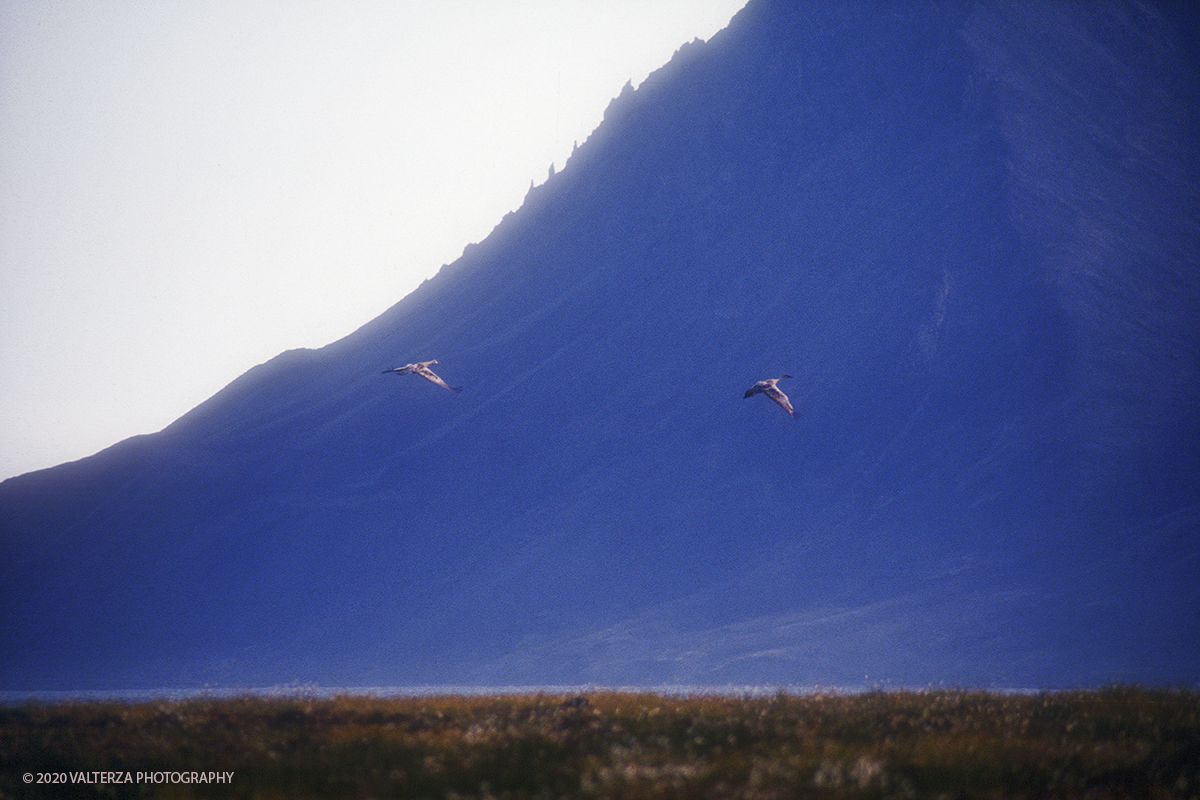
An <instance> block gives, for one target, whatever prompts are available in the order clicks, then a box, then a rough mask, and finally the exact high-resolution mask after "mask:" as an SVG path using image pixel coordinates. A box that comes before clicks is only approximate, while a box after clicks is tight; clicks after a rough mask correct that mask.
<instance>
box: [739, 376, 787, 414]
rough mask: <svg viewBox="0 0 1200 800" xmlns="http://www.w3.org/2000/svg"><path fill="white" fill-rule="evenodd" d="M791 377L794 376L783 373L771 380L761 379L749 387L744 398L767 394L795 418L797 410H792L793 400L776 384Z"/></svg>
mask: <svg viewBox="0 0 1200 800" xmlns="http://www.w3.org/2000/svg"><path fill="white" fill-rule="evenodd" d="M790 377H792V376H791V375H783V376H780V377H778V378H771V379H769V380H765V381H759V382H758V383H756V384H754V385H753V386H751V387H750V388H749V389H747V390H746V393H745V394H744V395H742V399H743V400H745V399H746V398H747V397H750V396H751V395H756V394H765V395H766V396H767V397H769V398H771V399H772V400H774V401H775V402H776V403H778V404H779V407H780V408H782V409H783V410H784V411H786V412H787V413H788V416H789V417H791V418H792V419H795V418H796V412H795V411H793V410H792V403H791V401H789V400H788V398H787V395H786V394H784V393H783V392H781V391H780V390H779V387H778V386H776V385H775V384H777V383H779V382H780V381H781V380H783V379H784V378H790Z"/></svg>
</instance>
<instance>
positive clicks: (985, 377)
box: [0, 0, 1200, 689]
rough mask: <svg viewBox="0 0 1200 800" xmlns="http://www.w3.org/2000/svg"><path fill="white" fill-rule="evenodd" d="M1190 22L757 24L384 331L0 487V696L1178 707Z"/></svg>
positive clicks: (681, 77)
mask: <svg viewBox="0 0 1200 800" xmlns="http://www.w3.org/2000/svg"><path fill="white" fill-rule="evenodd" d="M1198 17H1200V14H1198V13H1197V11H1196V10H1195V9H1194V8H1193V7H1192V6H1190V5H1185V4H1170V3H1163V4H1161V5H1156V4H1153V3H1144V2H1136V3H1135V2H1115V1H1112V0H1110V1H1109V2H1098V3H1089V4H1066V3H1027V2H999V1H992V2H930V3H920V4H918V3H903V4H897V3H867V2H847V1H843V2H837V0H822V1H821V2H812V3H797V2H793V1H792V0H751V2H750V3H749V4H748V5H747V6H746V8H745V9H743V10H742V11H741V12H740V13H739V14H738V15H737V16H736V17H735V18H734V19H733V20H732V21H731V23H730V25H729V26H728V27H727V28H726V29H725V30H723V31H722V32H720V33H719V34H717V35H716V36H714V37H713V38H712V39H711V40H710V41H708V42H707V43H703V42H699V41H696V42H693V43H691V44H688V45H685V46H684V47H682V48H681V49H680V50H679V51H678V52H677V53H676V54H675V56H674V58H673V59H672V60H671V61H670V63H668V64H667V65H666V66H664V67H663V68H662V69H660V70H658V71H657V72H655V73H653V74H652V75H651V76H650V77H649V78H647V80H646V81H645V82H644V83H643V84H642V85H641V86H639V87H638V88H637V89H636V90H635V89H633V88H632V87H630V86H627V87H626V88H625V90H624V91H623V92H622V93H621V95H620V96H619V97H617V98H616V99H615V100H613V102H612V103H611V105H610V106H609V108H608V110H607V111H606V113H605V116H604V121H603V123H602V124H601V125H600V126H599V127H598V128H597V130H596V131H595V132H594V133H593V134H592V135H591V136H590V137H589V138H588V140H587V141H586V142H584V143H583V144H582V145H580V146H579V147H578V148H577V150H576V152H575V153H574V154H573V155H572V156H571V158H570V160H569V161H568V162H567V164H566V165H565V167H564V168H563V169H561V170H559V171H558V172H556V173H552V174H551V175H550V177H549V178H548V179H547V180H546V182H545V183H544V184H542V185H540V186H536V187H532V188H531V189H530V192H529V194H528V196H527V197H526V200H525V202H524V204H523V206H522V207H521V208H520V209H519V210H518V211H516V212H514V213H512V214H509V215H508V216H506V217H505V218H504V219H503V220H502V221H500V223H499V224H498V225H497V227H496V228H495V230H494V231H493V232H492V233H491V235H489V236H488V237H487V238H486V239H485V240H484V241H482V242H479V243H478V244H474V245H470V246H468V247H467V248H466V249H465V250H464V252H463V255H462V257H461V258H460V259H458V260H457V261H456V262H454V263H453V264H450V265H447V266H445V267H444V268H443V269H442V270H441V271H440V272H439V273H438V275H437V276H436V277H434V278H433V279H431V280H429V281H426V282H425V283H424V284H422V285H421V286H420V287H419V288H418V289H417V290H416V291H414V292H412V293H411V294H410V295H408V296H407V297H404V298H403V299H402V300H400V301H399V302H398V303H397V304H396V305H395V306H393V307H392V308H391V309H389V310H388V311H387V312H385V313H384V314H382V315H381V316H380V317H378V318H376V319H374V320H372V321H370V322H368V323H367V324H366V325H364V326H363V327H362V328H361V329H359V330H358V331H356V332H355V333H353V334H351V335H350V336H348V337H346V338H344V339H342V340H340V341H338V342H335V343H333V344H331V345H329V346H327V347H324V348H321V349H319V350H296V351H289V352H286V353H283V354H282V355H280V356H278V357H277V358H275V359H273V360H271V361H269V362H268V363H266V364H263V365H260V366H258V367H256V368H254V369H252V370H250V371H249V372H247V373H246V374H245V375H243V376H241V377H240V378H238V379H237V380H236V381H234V382H233V383H231V384H230V385H229V386H228V387H226V388H225V389H224V390H222V391H221V392H219V393H218V394H217V395H215V396H214V397H212V398H211V399H209V400H208V401H207V402H205V403H203V404H202V405H200V406H199V407H197V408H195V409H193V410H192V411H191V412H189V413H188V414H186V415H185V416H183V417H182V418H180V419H179V420H177V421H176V422H175V423H173V424H172V425H170V426H169V427H168V428H166V429H165V430H163V431H161V432H160V433H157V434H154V435H150V436H143V437H137V438H134V439H130V440H127V441H124V442H121V443H120V444H118V445H116V446H114V447H112V448H109V449H107V450H105V451H103V452H101V453H98V454H96V455H95V456H92V457H90V458H86V459H83V460H81V461H78V462H74V463H70V464H64V465H61V466H58V467H55V468H53V469H50V470H44V471H41V472H36V473H31V474H28V475H24V476H20V477H18V478H14V479H10V480H8V481H5V482H4V483H3V484H0V525H2V526H3V531H2V537H0V541H3V558H2V559H0V586H2V587H3V588H2V589H0V618H3V619H4V623H3V626H2V628H0V631H2V633H0V637H2V638H0V652H2V653H3V654H4V655H3V656H0V686H3V687H5V688H9V689H57V688H75V689H78V688H139V687H153V686H164V685H169V686H197V685H202V684H205V683H210V684H216V685H226V686H246V685H269V684H280V683H289V682H297V681H299V682H318V683H321V684H325V685H334V686H353V685H388V684H391V685H395V684H481V685H503V684H562V683H597V684H621V685H631V684H632V685H651V684H662V683H690V684H707V685H727V684H765V685H778V684H818V683H820V684H827V685H847V684H854V685H859V684H863V683H867V684H881V685H908V686H925V685H930V684H942V685H944V684H951V685H969V686H1036V687H1045V688H1053V687H1059V686H1080V685H1096V684H1102V683H1107V682H1113V681H1136V682H1141V683H1151V684H1179V683H1185V684H1195V683H1196V682H1197V681H1198V680H1200V605H1198V604H1197V603H1196V590H1195V587H1196V586H1198V585H1200V544H1198V542H1197V533H1198V532H1200V448H1197V447H1196V445H1195V443H1196V442H1197V441H1200V397H1198V395H1200V379H1198V374H1197V373H1198V371H1200V356H1198V354H1200V334H1198V331H1197V327H1198V326H1197V324H1196V318H1197V317H1196V312H1197V309H1198V308H1200V305H1198V303H1197V300H1198V299H1200V291H1198V288H1200V287H1198V283H1200V279H1198V277H1197V270H1196V268H1195V267H1196V263H1197V255H1198V252H1200V251H1198V249H1197V244H1198V241H1200V216H1198V214H1197V203H1196V200H1197V188H1198V187H1200V180H1198V178H1200V175H1198V170H1197V161H1196V155H1195V151H1194V148H1193V146H1192V144H1191V143H1192V142H1195V141H1197V140H1200V139H1198V138H1197V136H1196V134H1197V130H1196V128H1197V119H1200V117H1198V116H1197V111H1198V107H1197V95H1196V92H1195V88H1194V87H1195V86H1196V85H1197V83H1196V81H1195V79H1196V77H1197V76H1196V74H1195V73H1196V65H1197V64H1200V60H1198V59H1197V52H1196V48H1197V44H1196V43H1197V42H1200V37H1198V36H1197V34H1198V33H1200V26H1198V25H1197V22H1198ZM434 358H436V359H438V360H439V364H438V365H437V367H436V369H437V371H438V373H439V374H440V375H442V377H444V378H445V379H446V380H447V382H448V383H450V384H452V385H462V386H463V387H465V388H464V390H463V391H462V392H461V393H458V394H456V393H451V392H447V391H445V390H444V389H441V388H439V387H437V386H435V385H433V384H432V383H429V382H427V381H424V380H421V379H420V378H418V377H414V376H408V377H396V376H393V375H381V374H380V373H381V371H382V370H384V369H387V368H389V367H392V366H395V365H397V364H403V363H406V362H412V361H418V360H422V361H423V360H429V359H434ZM785 373H787V374H790V375H793V376H795V377H794V378H792V379H790V380H788V379H785V380H784V381H782V383H781V384H780V386H781V388H783V389H784V390H785V391H786V392H787V393H788V394H789V396H790V397H791V400H792V402H793V403H794V404H795V406H796V409H797V418H798V419H797V420H795V421H794V420H792V419H790V418H789V417H788V416H787V415H786V414H784V413H783V412H782V411H781V410H780V409H779V408H778V407H777V406H775V405H774V404H773V403H771V402H769V401H768V400H767V399H764V398H762V397H754V398H751V399H743V398H742V394H743V392H744V391H745V389H747V388H748V387H749V386H750V385H751V384H752V383H754V382H755V381H757V380H760V379H763V378H768V377H778V376H780V375H782V374H785Z"/></svg>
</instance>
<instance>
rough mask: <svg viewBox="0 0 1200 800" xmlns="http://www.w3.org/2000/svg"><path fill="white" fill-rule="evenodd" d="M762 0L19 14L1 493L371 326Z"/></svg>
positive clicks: (6, 240)
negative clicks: (608, 110)
mask: <svg viewBox="0 0 1200 800" xmlns="http://www.w3.org/2000/svg"><path fill="white" fill-rule="evenodd" d="M744 2H745V0H604V2H596V0H503V2H501V0H495V1H494V2H489V1H488V0H0V381H2V383H0V479H2V478H5V477H10V476H12V475H16V474H20V473H23V472H28V471H31V470H34V469H40V468H43V467H48V466H53V465H55V464H59V463H62V462H64V461H71V460H74V459H77V458H81V457H83V456H86V455H90V454H91V453H94V452H96V451H98V450H100V449H102V448H104V447H107V446H108V445H110V444H113V443H115V442H117V441H120V440H121V439H124V438H126V437H128V436H132V435H134V434H139V433H151V432H154V431H157V430H160V429H162V428H163V427H165V426H166V425H167V424H169V423H170V422H171V421H173V420H174V419H176V418H178V417H179V416H181V415H182V414H183V413H185V412H186V411H188V410H189V409H190V408H192V407H194V406H196V405H197V404H199V403H200V402H202V401H203V400H204V399H206V398H207V397H209V396H211V395H213V394H214V393H215V392H217V391H218V390H219V389H221V388H222V387H223V386H225V385H226V384H228V383H229V382H230V381H232V380H233V379H234V378H236V377H237V376H238V375H240V374H242V373H243V372H245V371H246V370H247V369H249V368H250V367H252V366H254V365H255V364H258V363H261V362H263V361H266V360H267V359H269V358H271V357H273V356H275V355H276V354H278V353H280V352H282V351H283V350H287V349H290V348H294V347H320V346H322V345H325V344H328V343H329V342H331V341H334V340H335V339H338V338H340V337H342V336H344V335H346V334H348V333H350V332H351V331H353V330H354V329H356V328H357V327H359V326H360V325H362V324H364V323H366V322H367V321H369V320H370V319H371V318H373V317H375V316H376V315H378V314H379V313H380V312H382V311H383V310H385V309H386V308H388V307H389V306H391V305H392V304H393V303H395V302H396V301H397V300H399V299H400V298H401V297H403V296H404V295H406V294H408V293H409V292H410V291H411V290H412V289H413V288H415V287H416V286H417V285H418V284H419V283H420V282H421V281H422V280H424V279H425V278H427V277H429V276H431V275H433V274H434V273H435V272H437V270H438V269H439V268H440V267H441V266H442V265H443V264H446V263H450V262H452V261H454V260H455V259H457V258H458V256H459V255H460V254H461V253H462V249H463V247H464V246H465V245H466V244H468V243H470V242H477V241H479V240H481V239H483V238H484V237H485V236H487V234H488V233H489V232H490V231H491V229H492V228H493V227H494V226H495V225H496V224H497V223H498V222H499V221H500V219H501V218H502V217H503V216H504V214H506V213H507V212H509V211H511V210H513V209H515V208H517V207H519V206H520V204H521V200H522V199H523V198H524V196H525V193H526V191H527V190H528V189H529V184H530V181H531V180H533V181H535V182H536V183H539V184H540V183H542V182H543V181H544V180H545V179H546V174H547V171H548V169H549V167H550V164H551V163H553V164H554V165H555V167H556V168H558V169H561V168H562V167H563V165H564V163H565V162H566V159H567V157H568V156H569V155H570V153H571V149H572V147H573V146H574V143H575V142H576V141H578V142H579V143H582V142H583V141H584V140H585V139H586V138H587V137H588V135H589V134H590V133H591V131H592V130H594V129H595V127H596V126H597V125H598V124H599V123H600V120H601V118H602V116H603V112H604V109H605V107H606V106H607V105H608V102H609V100H611V99H612V98H613V97H615V96H616V95H617V94H619V93H620V91H621V87H622V86H624V84H625V82H626V81H628V80H632V81H633V84H634V85H635V86H637V85H638V84H639V83H640V82H641V81H642V80H644V79H645V77H646V75H647V74H648V73H649V72H651V71H653V70H654V69H657V68H658V67H659V66H661V65H662V64H664V63H666V62H667V61H668V60H669V59H670V57H671V55H672V53H674V51H675V50H676V49H678V48H679V46H680V45H682V44H683V43H684V42H688V41H691V40H692V39H693V38H697V37H699V38H701V39H708V38H710V37H711V36H712V35H713V34H714V33H715V32H716V31H718V30H720V29H721V28H722V27H724V26H725V25H726V24H727V23H728V21H729V19H730V18H731V17H732V16H733V14H734V13H736V12H737V10H738V9H739V8H740V7H741V6H742V5H743V4H744Z"/></svg>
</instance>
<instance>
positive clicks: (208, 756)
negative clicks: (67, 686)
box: [0, 688, 1200, 800]
mask: <svg viewBox="0 0 1200 800" xmlns="http://www.w3.org/2000/svg"><path fill="white" fill-rule="evenodd" d="M155 771H163V772H173V771H174V772H190V771H221V772H232V773H234V774H233V777H232V782H231V783H228V784H220V785H218V784H197V783H191V784H187V783H160V784H147V783H137V782H135V783H133V784H113V783H107V784H101V783H88V784H80V783H78V782H76V783H73V784H72V783H69V782H68V783H66V784H58V785H47V784H39V783H36V782H35V783H28V784H27V783H25V782H24V781H23V779H22V776H23V775H24V774H25V773H29V774H31V775H39V774H42V775H48V774H56V773H57V774H63V773H66V774H68V777H70V775H71V774H75V777H76V778H77V779H78V778H79V773H87V774H92V773H101V772H112V773H117V774H118V775H120V773H130V775H131V776H133V775H137V773H139V772H141V773H146V772H155ZM1197 796H1200V698H1198V696H1197V695H1196V694H1195V693H1194V692H1185V691H1152V690H1145V689H1134V688H1122V689H1108V690H1101V691H1094V692H1068V693H1044V694H1037V695H1005V694H996V693H988V692H969V691H929V692H871V693H866V694H852V695H841V694H831V695H823V694H818V695H805V696H796V695H787V694H783V693H780V694H777V695H775V696H773V697H732V696H711V695H701V696H682V697H680V696H664V695H658V694H649V693H646V694H641V693H622V692H595V693H590V694H588V695H586V697H583V698H567V697H564V696H554V695H548V694H539V695H499V696H480V697H466V696H445V697H422V698H399V699H387V698H377V697H364V696H354V695H346V696H339V697H334V698H329V699H317V698H310V697H290V698H264V697H240V698H233V699H194V700H186V701H171V702H165V701H164V702H150V703H118V702H89V703H66V704H53V705H41V704H29V705H25V706H21V707H10V708H3V709H0V797H3V798H10V797H11V798H18V797H19V798H26V797H32V798H37V797H163V798H166V797H180V798H189V797H198V798H200V797H220V798H316V797H380V798H383V797H412V798H425V797H428V798H450V797H496V798H534V797H543V798H565V797H589V798H591V797H594V798H692V797H694V798H726V797H730V798H732V797H739V798H784V797H812V798H889V797H896V798H945V800H951V798H1051V797H1053V798H1094V799H1095V800H1102V799H1103V798H1140V799H1145V800H1154V798H1186V797H1197Z"/></svg>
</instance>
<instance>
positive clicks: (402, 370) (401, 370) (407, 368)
mask: <svg viewBox="0 0 1200 800" xmlns="http://www.w3.org/2000/svg"><path fill="white" fill-rule="evenodd" d="M413 369H415V366H414V365H413V364H405V365H404V366H403V367H392V368H391V369H385V370H384V372H385V373H387V372H394V373H396V374H397V375H407V374H409V373H410V372H412V371H413Z"/></svg>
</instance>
